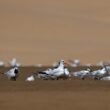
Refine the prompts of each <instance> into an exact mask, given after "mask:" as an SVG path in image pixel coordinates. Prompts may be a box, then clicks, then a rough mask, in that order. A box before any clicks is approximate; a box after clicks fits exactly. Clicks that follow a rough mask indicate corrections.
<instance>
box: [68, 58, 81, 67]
mask: <svg viewBox="0 0 110 110" xmlns="http://www.w3.org/2000/svg"><path fill="white" fill-rule="evenodd" d="M68 62H69V64H70V66H71V67H77V66H79V65H80V60H79V59H75V60H68Z"/></svg>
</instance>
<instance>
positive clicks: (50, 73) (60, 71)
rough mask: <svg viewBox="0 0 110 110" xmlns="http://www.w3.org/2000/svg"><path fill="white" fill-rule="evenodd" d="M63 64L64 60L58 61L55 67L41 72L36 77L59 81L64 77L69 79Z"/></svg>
mask: <svg viewBox="0 0 110 110" xmlns="http://www.w3.org/2000/svg"><path fill="white" fill-rule="evenodd" d="M64 64H65V62H64V60H60V61H59V63H58V66H57V67H55V68H53V69H51V68H49V69H47V70H45V71H41V72H39V73H38V74H37V77H38V78H41V79H59V78H64V77H65V78H68V77H70V74H69V71H68V69H67V68H65V66H64Z"/></svg>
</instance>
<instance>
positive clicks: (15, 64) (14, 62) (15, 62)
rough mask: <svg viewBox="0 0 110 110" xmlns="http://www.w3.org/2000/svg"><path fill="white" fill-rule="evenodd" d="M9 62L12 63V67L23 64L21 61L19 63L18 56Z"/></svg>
mask: <svg viewBox="0 0 110 110" xmlns="http://www.w3.org/2000/svg"><path fill="white" fill-rule="evenodd" d="M9 64H10V65H11V66H12V67H15V66H17V67H19V66H21V64H20V63H17V60H16V58H13V59H12V60H11V61H9Z"/></svg>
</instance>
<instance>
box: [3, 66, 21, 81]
mask: <svg viewBox="0 0 110 110" xmlns="http://www.w3.org/2000/svg"><path fill="white" fill-rule="evenodd" d="M18 73H19V70H18V67H13V68H12V69H10V70H9V71H7V72H5V73H3V74H4V75H5V76H7V77H8V79H10V80H14V81H16V78H17V77H18Z"/></svg>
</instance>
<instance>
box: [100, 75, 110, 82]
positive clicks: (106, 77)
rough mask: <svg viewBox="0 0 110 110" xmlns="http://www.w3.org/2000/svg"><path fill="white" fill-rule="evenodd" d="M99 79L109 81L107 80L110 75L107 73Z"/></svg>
mask: <svg viewBox="0 0 110 110" xmlns="http://www.w3.org/2000/svg"><path fill="white" fill-rule="evenodd" d="M100 80H106V81H109V80H110V75H109V76H105V77H102V78H100Z"/></svg>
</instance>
